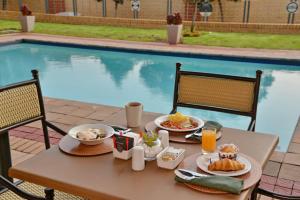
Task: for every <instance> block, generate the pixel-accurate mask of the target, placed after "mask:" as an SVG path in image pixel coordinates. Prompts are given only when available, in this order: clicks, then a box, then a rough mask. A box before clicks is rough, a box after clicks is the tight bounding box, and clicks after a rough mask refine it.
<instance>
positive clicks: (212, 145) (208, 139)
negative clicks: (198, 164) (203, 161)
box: [202, 127, 217, 155]
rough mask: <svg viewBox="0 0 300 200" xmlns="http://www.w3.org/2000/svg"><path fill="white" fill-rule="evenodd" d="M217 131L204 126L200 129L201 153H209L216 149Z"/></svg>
mask: <svg viewBox="0 0 300 200" xmlns="http://www.w3.org/2000/svg"><path fill="white" fill-rule="evenodd" d="M216 135H217V131H216V129H215V128H211V127H204V128H203V129H202V153H203V154H205V155H206V154H210V153H213V152H214V151H215V150H216V146H217V144H216V143H217V142H216V139H217V138H216Z"/></svg>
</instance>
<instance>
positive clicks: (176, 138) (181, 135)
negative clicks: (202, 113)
mask: <svg viewBox="0 0 300 200" xmlns="http://www.w3.org/2000/svg"><path fill="white" fill-rule="evenodd" d="M145 130H146V131H154V130H155V131H157V132H158V131H159V130H161V128H159V127H157V126H156V125H155V123H154V122H153V121H152V122H148V123H147V124H146V126H145ZM189 133H191V132H174V131H169V140H170V141H171V142H178V143H187V144H200V143H201V141H197V140H187V139H185V135H187V134H189ZM221 137H222V131H219V132H218V133H217V140H218V139H220V138H221Z"/></svg>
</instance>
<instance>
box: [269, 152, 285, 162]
mask: <svg viewBox="0 0 300 200" xmlns="http://www.w3.org/2000/svg"><path fill="white" fill-rule="evenodd" d="M284 156H285V153H283V152H279V151H274V153H273V154H272V155H271V157H270V161H274V162H279V163H281V162H282V161H283V159H284Z"/></svg>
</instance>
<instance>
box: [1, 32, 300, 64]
mask: <svg viewBox="0 0 300 200" xmlns="http://www.w3.org/2000/svg"><path fill="white" fill-rule="evenodd" d="M22 39H28V40H36V41H44V42H55V43H67V44H81V45H90V46H99V47H111V48H123V49H132V50H147V51H160V52H168V53H169V52H174V53H187V54H202V55H216V56H218V55H221V56H231V57H245V58H265V59H279V60H297V61H300V51H299V50H270V49H251V48H229V47H209V46H200V45H185V44H178V45H169V44H167V43H162V42H160V43H159V42H133V41H125V40H111V39H98V38H81V37H70V36H59V35H46V34H35V33H16V34H7V35H0V44H1V43H5V42H12V41H16V40H22Z"/></svg>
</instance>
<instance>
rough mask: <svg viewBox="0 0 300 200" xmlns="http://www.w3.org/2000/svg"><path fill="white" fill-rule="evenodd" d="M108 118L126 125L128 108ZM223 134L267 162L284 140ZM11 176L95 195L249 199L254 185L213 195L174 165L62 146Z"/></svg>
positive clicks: (193, 148)
mask: <svg viewBox="0 0 300 200" xmlns="http://www.w3.org/2000/svg"><path fill="white" fill-rule="evenodd" d="M157 116H158V114H154V113H145V114H144V115H143V122H144V124H145V123H146V122H149V121H151V120H153V119H154V118H155V117H157ZM104 123H106V124H112V125H113V124H118V125H123V126H125V125H126V123H125V113H124V111H120V112H118V113H116V114H114V115H113V116H111V117H110V118H109V119H107V120H106V121H104ZM222 131H223V137H222V138H221V139H220V141H219V142H218V143H226V142H233V143H235V144H237V145H238V146H239V147H240V151H241V152H243V153H245V154H247V155H249V156H251V157H253V158H254V159H256V160H257V161H258V162H259V163H260V164H261V165H262V166H264V165H265V164H266V162H267V161H268V159H269V157H270V155H271V153H272V152H273V151H274V148H275V147H276V145H277V143H278V136H274V135H268V134H258V133H251V132H247V131H241V130H237V129H229V128H223V130H222ZM171 145H172V146H175V147H179V148H185V149H186V150H187V151H186V156H188V155H191V154H194V153H198V152H199V151H200V145H199V144H193V145H184V144H176V143H171ZM9 174H10V176H11V177H14V178H18V179H22V180H25V181H28V182H32V183H36V184H39V185H43V186H45V187H50V188H54V189H57V190H61V191H64V192H67V193H71V194H74V195H78V196H83V197H86V198H89V199H92V200H93V199H95V200H99V199H137V200H141V199H143V200H147V199H149V200H150V199H151V200H153V199H156V200H159V199H172V200H175V199H180V200H183V199H189V200H194V199H195V200H196V199H197V200H199V199H246V198H247V197H248V196H249V195H250V194H251V190H246V191H244V192H242V194H241V195H233V194H227V195H210V194H204V193H201V192H197V191H194V190H192V189H189V188H187V187H185V186H184V185H182V184H179V183H176V182H175V180H174V172H173V170H171V171H169V170H164V169H160V168H158V167H157V165H156V162H155V161H152V162H148V163H147V164H146V168H145V170H144V171H142V172H134V171H132V169H131V160H129V161H124V160H118V159H114V158H113V156H112V154H106V155H102V156H96V157H74V156H69V155H66V154H64V153H62V152H61V151H60V150H59V149H58V147H57V146H53V147H52V148H51V149H49V150H47V151H43V152H41V153H40V154H38V155H37V156H35V157H33V158H31V159H29V160H26V161H24V162H23V163H20V164H18V165H16V166H14V167H12V168H11V169H10V171H9Z"/></svg>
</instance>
